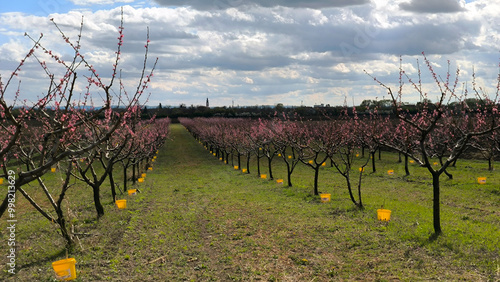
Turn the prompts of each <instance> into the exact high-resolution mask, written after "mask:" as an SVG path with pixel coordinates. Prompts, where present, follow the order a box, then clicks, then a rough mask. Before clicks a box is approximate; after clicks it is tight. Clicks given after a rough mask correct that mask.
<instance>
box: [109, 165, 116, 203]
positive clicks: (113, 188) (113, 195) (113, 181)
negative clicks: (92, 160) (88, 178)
mask: <svg viewBox="0 0 500 282" xmlns="http://www.w3.org/2000/svg"><path fill="white" fill-rule="evenodd" d="M108 175H109V185H111V197H113V202H114V201H115V200H116V189H115V180H114V179H113V169H111V170H110V171H109V173H108Z"/></svg>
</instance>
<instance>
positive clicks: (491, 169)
mask: <svg viewBox="0 0 500 282" xmlns="http://www.w3.org/2000/svg"><path fill="white" fill-rule="evenodd" d="M488 170H489V171H493V157H489V158H488Z"/></svg>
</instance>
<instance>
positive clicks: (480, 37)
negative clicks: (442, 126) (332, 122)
mask: <svg viewBox="0 0 500 282" xmlns="http://www.w3.org/2000/svg"><path fill="white" fill-rule="evenodd" d="M120 7H123V11H124V26H125V29H124V34H125V36H124V47H123V49H122V61H121V62H120V66H119V68H120V69H122V76H123V80H124V84H125V86H126V88H127V90H128V91H129V92H133V91H134V89H135V88H136V85H137V81H138V77H139V76H140V71H141V69H142V64H143V61H144V51H145V48H144V44H145V42H146V36H147V30H148V28H149V37H150V40H151V42H150V53H149V59H150V62H149V63H148V67H151V66H152V62H153V60H154V58H156V57H158V58H159V63H158V66H157V69H156V70H155V75H154V78H153V82H152V84H151V85H150V87H149V88H148V91H149V92H148V93H150V96H149V100H148V101H143V102H144V103H147V104H148V105H152V106H156V105H158V104H159V103H162V105H172V106H178V105H179V104H181V103H184V104H186V105H188V106H189V105H204V104H205V100H206V98H207V97H208V98H209V99H210V106H224V105H225V106H230V105H232V103H234V105H235V106H237V105H240V106H248V105H275V104H277V103H283V104H284V105H301V104H303V105H309V106H311V105H315V104H321V103H323V104H331V105H342V104H343V103H344V101H346V100H347V101H348V103H349V104H352V103H354V104H359V103H361V101H363V100H364V99H383V98H388V96H387V93H386V91H385V90H384V89H383V88H381V87H380V86H378V85H377V84H375V83H374V81H373V80H372V79H371V78H370V77H369V76H368V75H366V74H365V73H364V70H366V71H367V72H368V73H370V74H372V75H373V76H375V77H377V78H378V79H380V80H382V81H383V82H384V83H387V84H388V85H390V86H393V87H395V88H397V85H398V82H399V74H398V73H399V65H400V57H401V58H402V60H403V68H404V69H405V71H406V73H407V74H409V75H410V76H411V77H413V78H414V79H415V80H416V81H417V80H418V77H417V76H416V75H417V63H416V62H417V59H418V60H419V61H420V65H421V68H422V78H423V82H424V86H425V88H424V89H425V91H426V92H428V96H429V98H430V99H431V100H435V99H436V96H437V95H438V93H437V92H436V87H435V84H432V79H431V78H430V76H429V72H428V71H426V69H425V65H424V64H423V62H422V61H423V60H422V55H421V53H422V52H425V53H426V55H427V56H428V58H429V59H430V60H431V61H432V62H433V67H434V68H435V70H436V72H437V73H438V75H441V77H442V79H446V71H447V68H448V66H447V65H448V64H447V61H448V60H449V61H450V64H451V73H452V74H454V73H455V70H456V68H457V67H459V68H460V76H461V80H460V81H461V84H460V85H464V86H465V85H466V86H467V87H469V88H470V85H472V81H471V79H472V73H473V71H475V73H476V77H477V80H476V83H477V85H478V86H480V87H482V88H483V89H485V91H486V92H487V93H488V94H490V95H494V94H495V91H496V83H497V81H496V79H497V76H498V71H499V67H498V63H499V61H500V60H499V58H500V53H499V50H500V32H499V31H500V13H498V11H500V1H499V0H466V1H464V0H441V1H435V0H395V1H385V0H249V1H246V0H143V1H134V0H68V1H63V0H17V1H2V5H1V6H0V74H1V75H2V81H3V82H4V83H5V80H6V79H7V78H8V77H9V76H10V74H11V73H12V71H13V69H14V68H15V66H16V65H17V64H18V63H19V61H20V60H21V59H22V57H23V55H24V54H25V53H26V52H28V50H29V49H30V46H31V45H30V44H31V41H30V40H29V38H27V37H25V36H24V34H25V32H26V33H28V34H29V35H31V36H32V37H34V38H37V37H38V36H39V35H40V33H43V34H44V37H43V39H42V44H43V45H45V46H46V47H47V48H50V49H52V50H53V51H54V52H55V53H57V54H59V55H61V56H62V57H63V58H66V59H69V58H71V56H72V53H71V52H70V50H69V49H68V48H67V46H66V45H65V43H64V41H63V40H62V39H61V36H60V33H59V31H58V30H57V29H55V27H54V25H53V24H52V23H51V22H50V19H51V18H53V19H54V21H55V22H57V23H58V24H59V26H60V28H61V29H62V30H63V32H64V33H65V34H67V35H68V36H69V37H70V39H71V40H75V39H76V34H77V31H78V29H79V26H80V23H81V19H82V15H83V21H84V28H83V37H82V41H81V45H82V50H81V52H82V53H83V54H85V58H86V59H88V60H89V61H90V62H91V63H92V64H93V65H94V66H95V68H96V69H97V70H98V72H99V73H100V75H101V76H103V77H106V76H109V74H110V73H111V70H112V68H113V67H112V64H113V56H114V52H115V51H116V47H117V39H116V38H117V37H118V26H119V22H120V10H121V8H120ZM19 78H20V79H21V80H22V83H21V95H20V97H22V98H23V99H27V100H28V101H32V100H35V99H36V97H37V96H39V95H41V94H43V93H44V91H46V90H47V78H46V76H44V73H43V71H42V69H41V68H40V67H39V66H36V65H35V64H34V63H32V64H31V65H30V64H29V63H28V64H27V65H26V66H25V67H23V70H22V71H21V73H20V74H19ZM452 79H454V78H453V76H452ZM84 82H85V81H82V84H79V85H78V87H79V88H81V89H83V87H84ZM10 89H11V92H9V93H6V99H12V98H13V96H14V93H13V92H12V91H14V90H15V89H14V88H12V87H11V88H10ZM80 91H83V90H80ZM115 91H116V92H119V89H116V90H115ZM418 99H419V95H418V94H417V93H415V92H414V91H412V88H411V87H409V86H408V83H407V84H406V85H405V88H404V100H405V101H408V102H416V101H418Z"/></svg>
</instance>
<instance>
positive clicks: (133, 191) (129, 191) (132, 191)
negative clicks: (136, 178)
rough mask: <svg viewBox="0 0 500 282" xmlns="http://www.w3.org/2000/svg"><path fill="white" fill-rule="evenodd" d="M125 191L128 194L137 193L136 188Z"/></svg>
mask: <svg viewBox="0 0 500 282" xmlns="http://www.w3.org/2000/svg"><path fill="white" fill-rule="evenodd" d="M127 192H128V194H129V195H135V194H137V189H130V190H128V191H127Z"/></svg>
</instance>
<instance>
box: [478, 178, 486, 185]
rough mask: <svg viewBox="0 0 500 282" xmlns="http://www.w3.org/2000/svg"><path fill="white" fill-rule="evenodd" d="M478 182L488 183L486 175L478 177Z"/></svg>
mask: <svg viewBox="0 0 500 282" xmlns="http://www.w3.org/2000/svg"><path fill="white" fill-rule="evenodd" d="M477 183H479V184H486V177H478V178H477Z"/></svg>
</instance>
